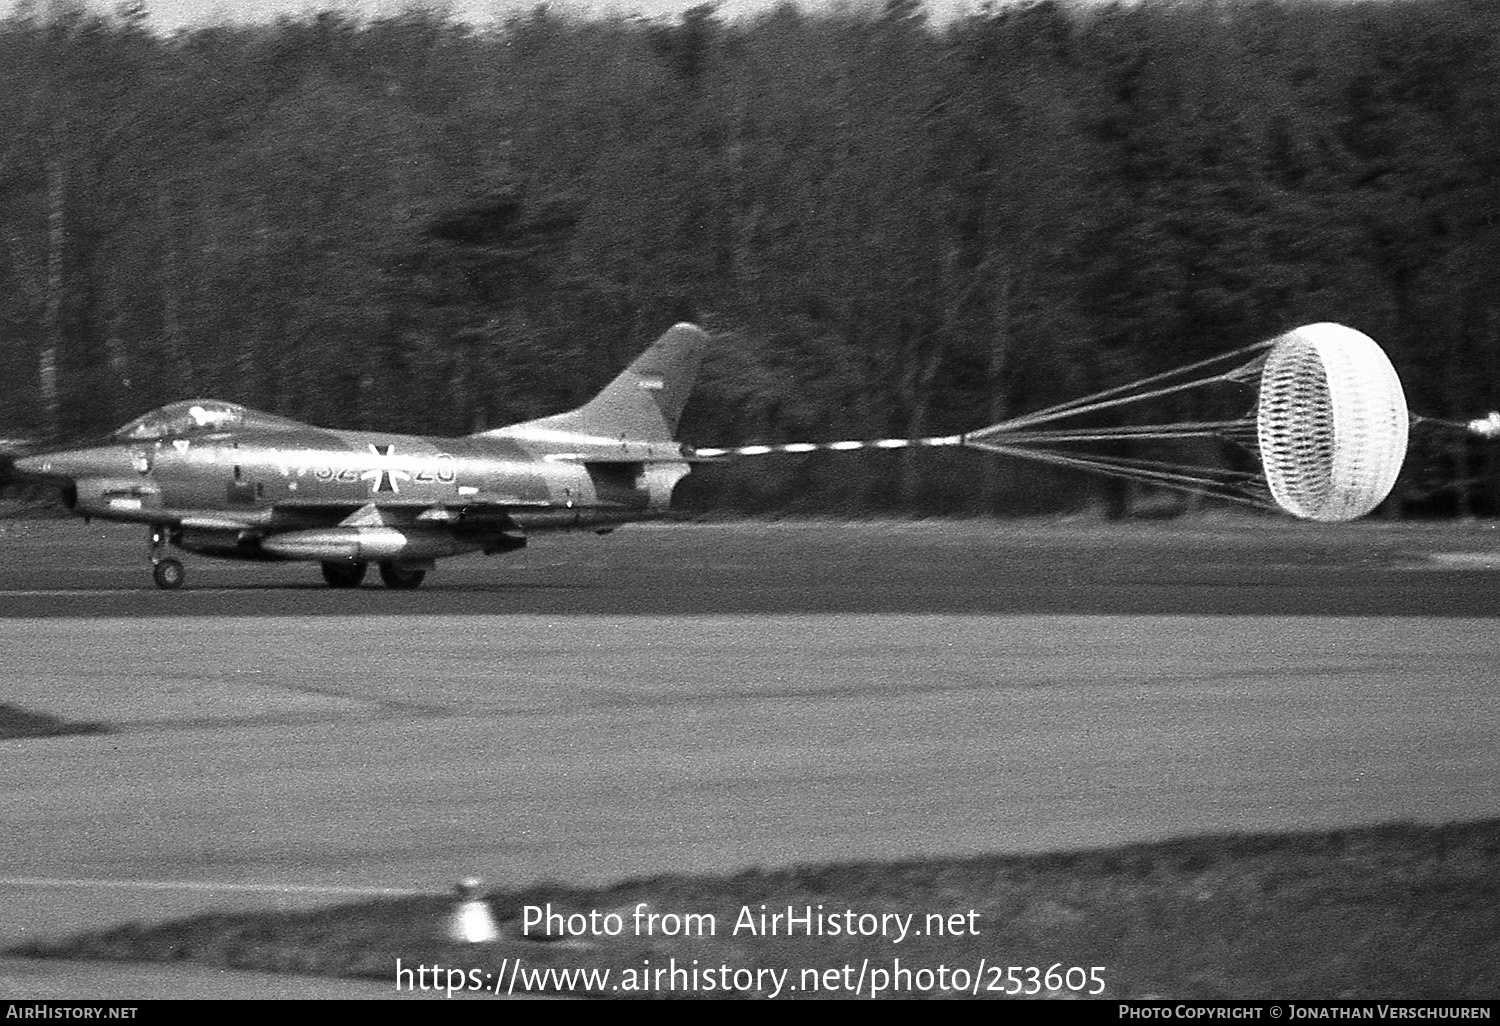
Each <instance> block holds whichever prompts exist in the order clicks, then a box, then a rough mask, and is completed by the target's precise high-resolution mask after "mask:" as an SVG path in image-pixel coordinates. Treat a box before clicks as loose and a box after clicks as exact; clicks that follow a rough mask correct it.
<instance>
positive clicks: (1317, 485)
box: [696, 323, 1410, 522]
mask: <svg viewBox="0 0 1500 1026" xmlns="http://www.w3.org/2000/svg"><path fill="white" fill-rule="evenodd" d="M1222 368H1227V369H1222ZM1225 384H1227V385H1233V386H1236V388H1237V390H1238V391H1241V392H1242V391H1243V390H1245V389H1251V390H1254V391H1255V393H1256V397H1255V402H1254V407H1253V410H1252V411H1251V412H1250V413H1248V414H1241V415H1240V416H1238V417H1233V418H1229V419H1222V420H1214V419H1204V420H1194V421H1173V422H1169V423H1145V422H1143V423H1130V422H1129V420H1130V418H1129V417H1125V418H1118V417H1117V418H1114V419H1115V420H1116V421H1118V420H1125V421H1127V422H1126V423H1118V422H1113V423H1106V424H1105V425H1104V426H1100V418H1098V417H1092V416H1090V417H1089V419H1090V421H1091V423H1087V426H1076V427H1066V426H1059V424H1060V422H1063V421H1066V420H1068V419H1070V418H1074V419H1075V420H1074V423H1075V424H1076V423H1077V420H1076V418H1081V417H1085V416H1089V415H1094V414H1098V413H1100V412H1101V411H1104V410H1110V409H1114V408H1118V407H1125V406H1129V405H1132V404H1149V403H1150V402H1151V401H1153V400H1159V399H1162V398H1163V397H1166V396H1171V395H1175V394H1177V393H1181V392H1186V391H1189V390H1193V389H1202V388H1205V387H1206V386H1211V385H1225ZM1243 406H1244V403H1243V400H1241V401H1240V408H1241V409H1243ZM1409 428H1410V417H1409V415H1408V413H1407V408H1406V396H1405V394H1404V393H1403V391H1402V388H1401V380H1400V378H1399V377H1397V375H1396V370H1395V368H1394V367H1392V366H1391V362H1390V360H1389V359H1387V357H1386V355H1385V353H1384V352H1383V351H1382V350H1381V348H1380V346H1378V345H1376V344H1375V342H1374V340H1373V339H1371V338H1370V337H1369V336H1367V335H1363V334H1361V333H1360V332H1358V331H1355V330H1354V329H1353V328H1348V327H1345V326H1344V325H1342V324H1331V323H1323V324H1309V325H1306V326H1304V327H1301V328H1296V329H1294V330H1292V331H1289V332H1287V333H1286V334H1284V335H1278V336H1277V337H1275V338H1273V339H1270V340H1269V341H1265V342H1258V343H1255V344H1254V345H1250V346H1246V347H1244V348H1242V349H1236V350H1234V351H1233V352H1228V353H1223V354H1221V355H1219V356H1214V357H1210V358H1209V359H1207V360H1202V361H1199V362H1197V363H1194V364H1190V365H1188V366H1185V367H1180V368H1177V369H1175V370H1170V371H1166V372H1163V373H1161V374H1153V375H1151V376H1149V377H1145V378H1141V379H1138V380H1136V381H1133V382H1130V383H1129V384H1125V385H1120V386H1117V387H1115V388H1110V389H1106V390H1105V391H1102V392H1096V393H1094V394H1093V395H1090V396H1086V397H1084V398H1082V399H1075V400H1072V401H1070V402H1065V403H1060V404H1058V405H1056V406H1050V407H1048V408H1046V409H1044V410H1038V411H1036V412H1034V413H1028V414H1025V415H1024V416H1021V417H1016V418H1013V419H1011V420H1007V421H1002V422H1000V423H998V424H991V425H990V426H988V427H984V428H980V429H979V430H977V431H969V432H965V433H964V434H961V435H944V436H940V437H931V438H881V439H873V440H869V441H846V442H795V443H786V444H773V445H747V446H739V447H736V448H722V449H698V450H697V453H696V454H697V455H698V456H700V457H715V456H731V455H734V456H759V455H764V454H767V453H780V452H814V451H818V450H830V449H831V450H838V451H847V450H851V449H869V448H873V449H899V448H905V447H908V446H964V447H968V448H974V449H984V450H987V451H989V452H994V453H999V454H1001V455H1006V456H1015V457H1018V458H1021V459H1026V460H1034V461H1040V462H1043V463H1049V464H1053V465H1056V466H1062V467H1070V468H1075V469H1079V470H1087V471H1090V472H1094V473H1100V474H1105V475H1109V476H1113V477H1121V478H1127V479H1131V480H1136V481H1141V482H1144V483H1146V484H1150V485H1156V486H1160V487H1165V488H1174V489H1178V490H1181V491H1188V492H1193V493H1197V494H1201V495H1208V496H1213V497H1216V498H1220V499H1227V500H1229V501H1232V502H1238V503H1242V504H1245V505H1249V506H1255V507H1261V508H1269V509H1281V510H1284V511H1286V512H1287V513H1290V514H1292V515H1293V516H1296V517H1301V518H1303V519H1305V520H1317V521H1325V522H1338V521H1345V520H1353V519H1355V518H1356V517H1360V516H1363V515H1365V514H1366V513H1369V512H1370V511H1371V510H1373V509H1374V508H1375V507H1376V506H1378V505H1380V503H1381V502H1382V501H1384V500H1385V498H1386V496H1387V495H1389V494H1390V491H1391V488H1392V487H1393V486H1394V485H1395V483H1396V477H1397V475H1398V474H1399V473H1400V472H1401V464H1402V462H1403V461H1404V460H1405V458H1406V443H1407V433H1408V430H1409ZM1204 437H1210V438H1217V439H1220V440H1222V441H1226V442H1229V443H1232V444H1233V445H1235V446H1238V447H1239V448H1240V449H1241V450H1242V451H1244V452H1245V453H1247V454H1249V455H1250V456H1251V457H1253V458H1254V459H1253V460H1251V462H1254V461H1255V460H1258V462H1259V470H1258V471H1243V470H1238V471H1237V470H1231V469H1229V468H1228V466H1227V465H1226V464H1225V463H1224V462H1222V461H1220V462H1217V463H1214V464H1211V465H1208V466H1192V465H1188V464H1185V463H1183V462H1181V461H1180V460H1174V459H1172V458H1169V457H1164V456H1157V457H1154V458H1153V457H1151V456H1149V455H1145V453H1146V451H1147V448H1148V446H1147V443H1153V442H1168V443H1180V442H1181V441H1182V440H1184V439H1190V438H1204ZM1122 442H1123V443H1125V444H1124V446H1123V447H1122V446H1121V444H1120V443H1122ZM1122 448H1123V450H1124V451H1121V450H1122ZM1167 448H1168V451H1169V452H1170V451H1171V446H1170V445H1169V446H1168V447H1167ZM1101 450H1104V451H1101Z"/></svg>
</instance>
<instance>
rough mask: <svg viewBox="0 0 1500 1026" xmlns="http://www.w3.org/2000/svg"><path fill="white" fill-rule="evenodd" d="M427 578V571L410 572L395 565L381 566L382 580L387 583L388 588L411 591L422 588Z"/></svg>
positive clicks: (386, 564)
mask: <svg viewBox="0 0 1500 1026" xmlns="http://www.w3.org/2000/svg"><path fill="white" fill-rule="evenodd" d="M426 576H427V571H426V570H409V569H406V568H405V567H399V566H397V565H396V564H394V563H381V564H380V579H381V580H382V581H384V582H385V586H386V587H387V588H395V589H397V590H398V591H410V590H411V589H412V588H417V587H420V586H421V584H422V581H423V579H424V578H425V577H426Z"/></svg>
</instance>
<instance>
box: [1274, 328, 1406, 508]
mask: <svg viewBox="0 0 1500 1026" xmlns="http://www.w3.org/2000/svg"><path fill="white" fill-rule="evenodd" d="M1255 419H1256V434H1257V436H1258V438H1259V443H1260V445H1259V448H1260V459H1261V466H1262V467H1263V468H1264V471H1265V477H1266V484H1267V485H1268V486H1269V488H1270V491H1271V495H1272V497H1273V498H1274V499H1275V500H1276V504H1277V505H1278V506H1280V507H1281V508H1282V509H1284V510H1286V511H1287V512H1288V513H1291V514H1292V515H1293V516H1298V517H1302V518H1303V519H1306V520H1323V521H1341V520H1353V519H1354V518H1355V517H1362V516H1364V515H1365V514H1366V513H1368V512H1370V511H1371V510H1373V509H1374V508H1375V507H1376V506H1378V505H1380V503H1381V502H1382V501H1384V499H1385V497H1386V496H1387V495H1389V494H1390V491H1391V488H1392V486H1393V485H1395V483H1396V476H1397V475H1398V474H1400V473H1401V464H1402V461H1403V460H1405V459H1406V442H1407V434H1408V431H1409V429H1410V418H1409V417H1408V414H1407V410H1406V395H1405V393H1404V392H1403V391H1402V389H1401V379H1400V378H1399V377H1397V376H1396V369H1395V368H1394V367H1392V366H1391V361H1390V360H1389V359H1387V358H1386V355H1385V353H1384V352H1383V351H1382V350H1381V348H1380V347H1379V346H1378V345H1376V344H1375V341H1374V339H1372V338H1370V337H1369V336H1368V335H1363V334H1361V333H1360V332H1357V331H1355V330H1354V329H1353V328H1346V327H1344V326H1343V325H1342V324H1311V325H1308V326H1307V327H1305V328H1298V329H1297V330H1296V331H1290V332H1288V333H1287V334H1285V335H1282V336H1281V337H1280V338H1277V339H1274V340H1273V344H1272V346H1271V351H1270V352H1269V353H1268V354H1267V356H1266V363H1265V367H1264V369H1262V371H1261V375H1260V397H1259V399H1258V401H1257V403H1256V417H1255Z"/></svg>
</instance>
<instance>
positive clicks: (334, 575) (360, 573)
mask: <svg viewBox="0 0 1500 1026" xmlns="http://www.w3.org/2000/svg"><path fill="white" fill-rule="evenodd" d="M369 568H370V564H368V563H333V562H329V563H324V564H323V580H325V581H327V582H328V586H329V587H330V588H358V587H359V582H360V581H363V580H364V579H365V571H366V570H368V569H369Z"/></svg>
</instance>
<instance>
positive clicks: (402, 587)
mask: <svg viewBox="0 0 1500 1026" xmlns="http://www.w3.org/2000/svg"><path fill="white" fill-rule="evenodd" d="M369 567H370V564H368V563H345V562H340V561H328V562H325V563H324V564H323V580H325V581H327V582H328V586H329V587H330V588H358V587H359V585H360V582H362V581H363V580H364V579H365V571H366V570H368V569H369ZM426 577H427V569H426V568H425V567H420V566H417V567H412V566H402V565H400V564H399V563H392V562H390V561H386V562H383V563H381V564H380V579H381V581H383V582H384V583H385V586H386V587H387V588H393V589H395V590H397V591H410V590H411V589H412V588H416V587H420V586H421V584H422V581H423V580H425V579H426Z"/></svg>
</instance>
